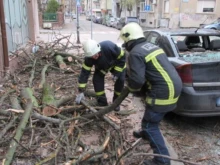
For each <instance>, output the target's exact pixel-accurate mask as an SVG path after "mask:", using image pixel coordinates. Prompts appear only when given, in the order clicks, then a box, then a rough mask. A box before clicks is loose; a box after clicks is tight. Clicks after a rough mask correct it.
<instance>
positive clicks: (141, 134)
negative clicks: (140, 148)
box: [133, 130, 148, 140]
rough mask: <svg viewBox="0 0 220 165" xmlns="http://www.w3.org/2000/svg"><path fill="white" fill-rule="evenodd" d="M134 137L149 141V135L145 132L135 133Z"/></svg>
mask: <svg viewBox="0 0 220 165" xmlns="http://www.w3.org/2000/svg"><path fill="white" fill-rule="evenodd" d="M133 136H134V137H135V138H142V139H144V140H148V137H147V133H146V132H145V131H143V130H141V131H133Z"/></svg>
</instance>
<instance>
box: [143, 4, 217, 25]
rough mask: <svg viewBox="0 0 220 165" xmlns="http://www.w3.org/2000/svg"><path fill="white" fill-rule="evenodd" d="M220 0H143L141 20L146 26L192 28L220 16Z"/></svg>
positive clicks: (210, 21)
mask: <svg viewBox="0 0 220 165" xmlns="http://www.w3.org/2000/svg"><path fill="white" fill-rule="evenodd" d="M217 1H219V0H142V1H141V2H140V5H139V6H140V17H139V18H140V22H141V25H142V26H145V27H153V28H156V27H169V28H191V27H199V26H200V25H202V24H209V23H212V22H214V21H215V20H217V19H218V18H219V17H220V3H219V2H218V3H217Z"/></svg>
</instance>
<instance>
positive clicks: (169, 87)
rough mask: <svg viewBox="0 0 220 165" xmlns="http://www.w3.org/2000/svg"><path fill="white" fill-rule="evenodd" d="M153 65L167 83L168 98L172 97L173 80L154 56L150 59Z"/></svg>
mask: <svg viewBox="0 0 220 165" xmlns="http://www.w3.org/2000/svg"><path fill="white" fill-rule="evenodd" d="M152 62H153V65H154V66H155V68H156V69H157V70H158V71H159V72H160V74H161V75H162V77H163V78H164V80H165V81H166V83H167V86H168V89H169V99H173V98H174V86H173V81H172V80H171V79H170V76H169V75H168V74H167V72H166V71H165V70H164V69H163V67H162V66H161V65H160V64H159V62H158V61H157V59H156V58H154V59H153V60H152Z"/></svg>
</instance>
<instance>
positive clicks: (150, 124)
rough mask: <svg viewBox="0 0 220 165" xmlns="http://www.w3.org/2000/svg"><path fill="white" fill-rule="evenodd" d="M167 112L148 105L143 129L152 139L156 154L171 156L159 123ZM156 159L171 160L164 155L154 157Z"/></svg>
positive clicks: (164, 161)
mask: <svg viewBox="0 0 220 165" xmlns="http://www.w3.org/2000/svg"><path fill="white" fill-rule="evenodd" d="M166 113H167V112H166ZM166 113H161V112H155V111H152V109H151V108H150V107H149V106H146V110H145V113H144V117H143V119H142V124H141V126H142V130H143V131H144V133H145V134H146V137H147V139H148V140H149V141H150V146H151V148H152V150H153V152H154V154H161V155H167V156H169V152H168V149H167V147H166V145H165V142H164V139H163V136H162V134H161V132H160V129H159V123H160V121H161V120H162V119H163V117H164V115H165V114H166ZM154 159H155V160H156V161H158V162H161V163H169V162H170V160H169V159H167V158H162V157H154Z"/></svg>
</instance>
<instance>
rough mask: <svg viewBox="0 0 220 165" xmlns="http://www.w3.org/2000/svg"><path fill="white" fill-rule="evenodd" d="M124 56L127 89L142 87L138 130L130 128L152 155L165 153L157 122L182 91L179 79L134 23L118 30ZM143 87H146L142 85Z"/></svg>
mask: <svg viewBox="0 0 220 165" xmlns="http://www.w3.org/2000/svg"><path fill="white" fill-rule="evenodd" d="M120 38H121V39H122V40H123V41H124V44H123V46H124V48H125V49H126V50H127V51H128V52H129V55H128V57H127V58H128V59H127V72H128V88H129V91H130V92H137V91H140V90H141V89H146V90H145V92H146V94H147V96H146V108H145V112H144V116H143V118H142V121H141V130H140V131H134V132H133V135H134V137H136V138H143V139H145V140H148V141H149V142H150V146H151V148H152V150H153V152H154V154H161V155H167V156H169V152H168V149H167V147H166V145H165V143H164V139H163V136H162V134H161V132H160V129H159V123H160V121H161V120H162V119H163V117H164V115H165V114H166V113H167V112H170V111H172V110H174V108H175V107H176V103H177V100H178V98H179V95H180V93H181V90H182V82H181V79H180V77H179V75H178V73H177V72H176V70H175V68H174V66H173V65H172V64H171V63H170V62H169V61H168V58H167V56H166V53H165V52H164V51H163V49H161V48H160V47H158V46H156V45H154V44H152V43H149V42H147V41H146V39H145V37H144V34H143V30H142V28H141V27H140V26H139V25H138V24H137V23H129V24H127V25H125V26H124V27H123V28H122V29H121V32H120ZM144 86H147V88H143V87H144ZM144 164H145V165H170V160H169V159H167V158H163V157H154V158H153V159H152V160H150V159H149V160H145V161H144Z"/></svg>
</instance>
